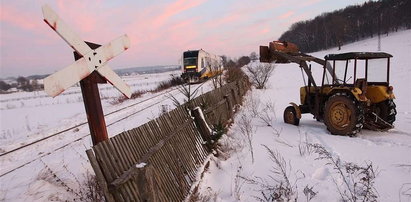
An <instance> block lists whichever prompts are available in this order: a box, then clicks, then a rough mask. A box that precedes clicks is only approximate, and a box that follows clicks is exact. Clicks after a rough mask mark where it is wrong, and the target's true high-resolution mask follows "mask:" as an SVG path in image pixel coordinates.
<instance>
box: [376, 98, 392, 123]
mask: <svg viewBox="0 0 411 202" xmlns="http://www.w3.org/2000/svg"><path fill="white" fill-rule="evenodd" d="M376 114H377V115H378V116H379V117H380V118H382V119H383V120H384V121H386V122H387V123H389V124H391V125H392V124H393V123H394V121H395V116H396V115H397V109H396V105H395V103H394V101H393V100H392V99H389V100H386V101H384V102H380V103H378V104H377V112H376Z"/></svg>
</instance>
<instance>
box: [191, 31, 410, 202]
mask: <svg viewBox="0 0 411 202" xmlns="http://www.w3.org/2000/svg"><path fill="white" fill-rule="evenodd" d="M377 44H378V41H377V38H373V39H367V40H364V41H360V42H356V43H353V44H348V45H345V46H343V47H342V50H341V51H338V50H337V49H330V50H326V51H321V52H317V53H313V55H315V56H317V57H320V58H323V57H324V56H325V55H326V54H330V53H341V52H349V51H376V50H377ZM381 44H382V48H381V49H382V50H381V51H385V52H388V53H391V54H392V55H393V56H394V57H393V59H392V63H391V64H392V65H391V79H390V81H391V85H392V86H394V93H395V95H396V100H395V103H396V104H397V111H398V114H397V120H396V122H395V128H394V129H392V130H389V131H388V132H376V131H369V130H362V131H361V132H360V133H359V134H358V135H357V137H345V136H334V135H331V134H330V133H329V132H328V131H327V129H326V127H325V125H324V124H323V123H321V122H317V121H316V120H314V119H312V115H309V114H306V115H303V117H302V119H301V121H300V125H299V126H298V127H296V126H292V125H288V124H285V123H283V118H282V116H283V110H284V109H285V107H287V106H288V105H289V102H296V103H299V87H300V86H303V80H302V78H301V72H300V68H298V65H296V64H278V65H276V68H275V70H274V72H273V75H272V77H271V78H270V81H269V87H268V89H265V90H255V89H254V90H253V91H251V92H250V93H249V94H248V96H247V100H246V102H245V104H244V106H243V107H242V108H241V110H240V112H239V113H238V114H237V115H236V116H235V122H234V124H233V125H232V127H231V128H230V131H229V132H228V134H227V136H225V137H224V138H223V139H222V140H221V141H220V144H221V145H222V146H221V150H222V152H220V155H219V157H218V158H217V157H214V158H212V160H211V163H210V167H209V168H208V169H207V170H206V171H205V175H204V178H203V179H202V180H201V182H200V183H199V184H200V191H199V193H200V195H201V197H200V198H201V199H204V200H211V201H259V200H258V199H257V198H264V196H263V194H262V191H264V193H265V194H266V196H267V197H269V194H270V193H271V194H273V193H274V191H273V190H274V189H271V191H267V189H269V188H273V187H275V186H277V188H278V186H279V185H280V183H281V182H282V183H283V184H282V185H283V186H284V187H286V185H287V182H286V180H284V177H282V176H281V173H280V174H278V173H277V174H276V173H275V172H276V171H278V168H279V167H278V166H276V164H275V163H274V162H273V160H271V159H270V155H269V152H268V150H267V149H266V147H267V148H269V149H270V150H272V151H273V152H274V153H277V152H278V153H277V154H278V155H277V159H281V158H278V157H282V158H283V160H284V163H283V165H285V171H286V173H287V175H288V178H289V182H290V185H291V186H290V187H291V188H292V190H293V192H294V194H290V195H291V198H298V201H308V200H307V195H308V196H309V194H310V193H311V195H314V194H313V193H316V194H315V196H314V197H313V198H312V201H341V197H340V193H339V190H338V188H339V189H340V192H341V193H344V191H347V192H346V193H349V192H348V189H347V186H345V184H344V182H343V178H342V177H341V175H339V174H338V173H337V170H335V169H334V168H333V165H329V164H327V163H330V161H329V160H325V159H322V160H320V159H317V158H318V157H319V155H318V154H317V153H316V152H314V149H313V148H312V147H308V146H307V144H306V143H309V144H310V143H311V144H319V145H322V147H323V148H324V149H326V150H327V151H328V152H329V153H330V154H331V155H332V157H333V158H334V159H337V158H339V159H340V160H341V165H342V164H343V163H348V162H351V163H355V164H357V165H359V166H366V165H370V164H372V166H373V170H374V171H376V172H375V175H376V177H375V184H374V187H375V191H376V192H375V193H376V196H378V198H377V201H411V157H410V154H411V91H410V87H411V62H410V58H411V57H410V56H411V30H406V31H402V32H398V33H391V34H390V35H389V36H384V37H382V40H381ZM314 68H316V67H315V66H313V69H314ZM256 109H258V110H256ZM253 111H254V112H253ZM255 111H257V113H255ZM253 114H255V115H257V116H253ZM270 119H271V120H270ZM264 120H265V121H264ZM267 120H269V121H270V122H271V127H270V126H267V124H266V121H267ZM247 123H249V124H247ZM247 125H249V126H250V127H248V130H249V132H250V133H249V136H252V138H251V143H252V144H251V145H252V149H251V148H250V145H249V141H248V138H247V135H246V134H247V132H244V131H246V130H247V127H245V126H247ZM242 130H243V131H242ZM265 146H266V147H265ZM251 150H252V151H253V156H254V161H253V158H252V155H251V152H250V151H251ZM342 169H343V171H344V172H343V173H344V175H348V174H347V172H345V168H344V167H343V168H342ZM346 179H348V181H347V184H349V185H350V186H351V189H352V187H353V185H354V182H357V183H358V182H360V180H361V177H360V176H356V175H355V174H352V175H351V177H346ZM252 181H254V183H252ZM356 186H357V188H358V187H359V184H356ZM305 187H307V189H305ZM310 188H311V189H310ZM277 190H279V189H277ZM310 190H312V191H313V192H310ZM283 191H284V189H283ZM283 193H284V192H283Z"/></svg>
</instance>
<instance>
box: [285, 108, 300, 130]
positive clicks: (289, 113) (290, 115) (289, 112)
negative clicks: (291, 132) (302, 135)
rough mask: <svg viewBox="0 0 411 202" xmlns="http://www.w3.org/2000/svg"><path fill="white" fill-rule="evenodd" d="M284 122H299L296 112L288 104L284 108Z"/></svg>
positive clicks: (295, 123)
mask: <svg viewBox="0 0 411 202" xmlns="http://www.w3.org/2000/svg"><path fill="white" fill-rule="evenodd" d="M284 123H288V124H293V125H296V126H298V124H300V119H299V118H297V113H296V112H295V109H294V107H293V106H288V107H287V108H285V110H284Z"/></svg>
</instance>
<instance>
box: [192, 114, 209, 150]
mask: <svg viewBox="0 0 411 202" xmlns="http://www.w3.org/2000/svg"><path fill="white" fill-rule="evenodd" d="M191 112H192V114H193V116H194V122H195V124H196V126H197V128H198V130H199V132H200V135H201V137H202V138H203V140H204V141H205V142H207V145H206V146H207V147H206V148H207V149H208V150H209V151H211V131H210V128H209V127H208V124H207V122H206V120H205V118H204V115H203V111H202V110H201V108H200V107H196V108H194V109H193V110H192V111H191Z"/></svg>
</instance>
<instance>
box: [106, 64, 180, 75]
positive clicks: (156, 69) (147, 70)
mask: <svg viewBox="0 0 411 202" xmlns="http://www.w3.org/2000/svg"><path fill="white" fill-rule="evenodd" d="M178 69H180V66H179V65H164V66H149V67H131V68H124V69H117V70H114V71H115V72H116V73H117V74H119V75H121V76H126V75H132V74H136V73H137V74H151V73H162V72H168V71H174V70H178Z"/></svg>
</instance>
